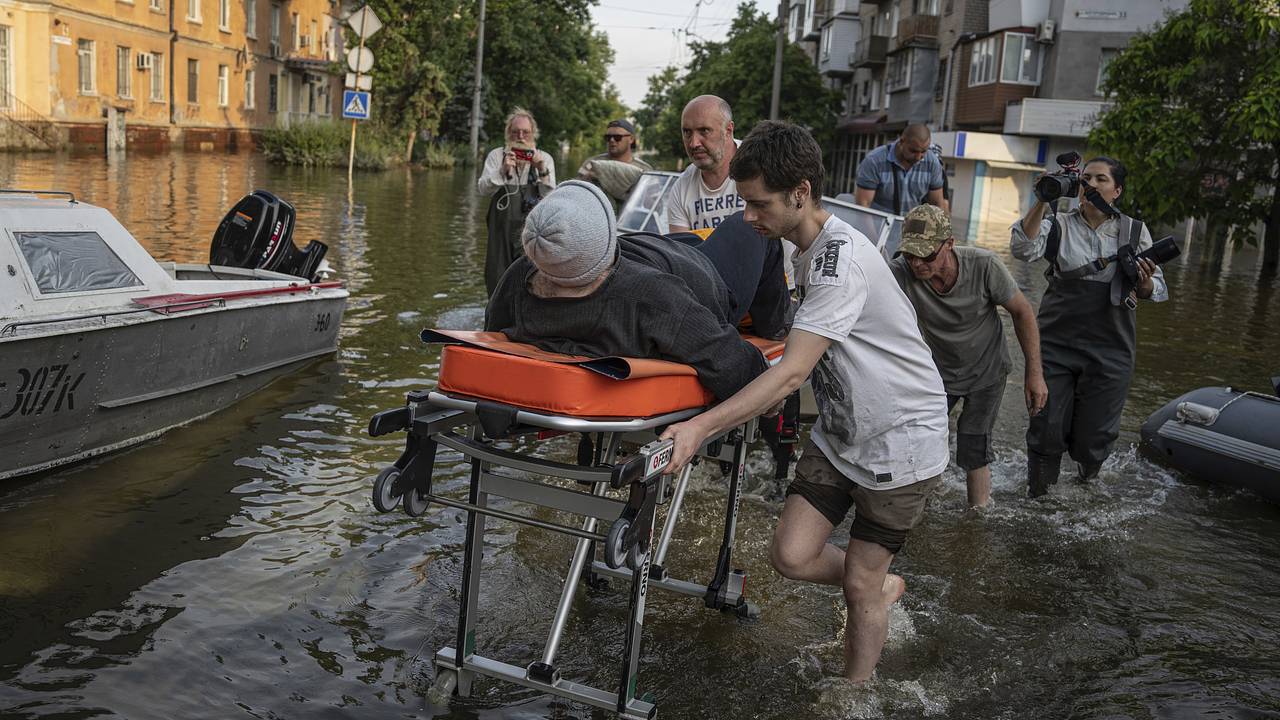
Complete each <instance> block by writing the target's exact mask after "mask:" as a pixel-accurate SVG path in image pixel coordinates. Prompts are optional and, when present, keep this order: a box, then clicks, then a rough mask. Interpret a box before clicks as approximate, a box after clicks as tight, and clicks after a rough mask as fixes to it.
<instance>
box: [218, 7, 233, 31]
mask: <svg viewBox="0 0 1280 720" xmlns="http://www.w3.org/2000/svg"><path fill="white" fill-rule="evenodd" d="M218 29H219V30H222V31H223V32H231V0H218Z"/></svg>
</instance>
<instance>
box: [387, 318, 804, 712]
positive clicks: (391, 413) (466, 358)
mask: <svg viewBox="0 0 1280 720" xmlns="http://www.w3.org/2000/svg"><path fill="white" fill-rule="evenodd" d="M422 337H423V340H424V341H426V342H443V343H449V344H447V345H446V347H445V348H444V349H443V351H442V353H441V365H440V381H439V383H438V385H437V388H436V389H435V390H417V391H413V392H410V393H408V396H407V401H406V404H405V405H404V406H403V407H399V408H395V409H393V410H387V411H384V412H381V413H378V414H377V415H375V416H374V417H373V419H372V420H371V421H370V423H369V434H370V435H373V436H380V435H385V434H388V433H391V432H395V431H398V430H406V431H407V433H408V437H407V440H406V443H405V449H404V452H403V453H402V454H401V455H400V458H399V459H398V460H396V462H395V464H393V465H391V466H389V467H387V468H385V469H384V470H383V471H382V472H381V473H379V475H378V477H377V479H376V480H375V482H374V489H373V503H374V505H375V507H377V508H378V510H380V511H382V512H390V511H392V510H394V509H395V508H396V507H397V506H399V507H402V508H403V510H404V511H405V512H406V513H408V514H409V515H410V516H414V517H417V516H419V515H422V514H423V513H424V512H426V510H427V508H428V507H429V505H430V504H431V503H436V504H439V505H444V506H447V507H452V508H458V509H461V510H465V511H467V521H466V522H467V528H466V535H465V546H464V550H463V566H462V586H463V587H462V597H461V603H460V608H459V613H458V627H457V634H456V640H455V644H454V646H453V647H446V648H442V649H440V650H439V651H438V652H437V653H436V655H435V658H434V664H435V669H436V685H435V688H434V690H435V692H436V693H439V694H444V695H445V696H446V697H447V696H449V695H452V694H454V693H456V694H458V695H462V696H467V695H470V692H471V685H472V680H473V679H474V677H475V675H477V674H479V675H484V676H488V677H493V678H497V679H500V680H505V681H508V682H512V683H516V684H518V685H523V686H526V687H530V688H534V689H537V690H541V691H544V692H547V693H551V694H554V695H558V696H561V697H565V698H569V699H571V700H575V701H579V702H584V703H588V704H590V705H594V706H597V707H602V708H607V709H611V710H615V711H617V712H618V714H619V715H621V716H622V717H624V718H653V717H654V716H655V715H656V712H657V708H656V706H655V704H654V701H653V699H652V698H650V697H641V695H640V694H639V684H638V675H639V668H638V661H639V657H640V640H641V630H642V627H643V619H644V610H645V598H646V595H647V593H648V590H649V588H650V587H657V588H661V589H663V590H668V591H671V592H675V593H680V594H683V595H689V596H692V597H697V598H701V599H702V601H703V603H704V604H705V605H706V607H708V608H713V609H719V610H724V611H733V612H735V613H736V614H737V615H739V616H741V617H753V616H755V615H756V614H758V610H757V609H756V607H755V606H754V605H753V604H751V603H750V602H748V601H747V600H746V598H745V597H744V596H743V589H744V583H745V575H744V573H743V572H742V571H740V570H737V569H734V568H732V566H731V558H732V553H733V546H734V533H735V529H736V525H737V513H738V504H739V500H740V498H741V494H742V483H743V479H744V474H745V468H746V456H747V449H748V447H749V446H750V444H751V443H752V442H753V441H754V440H755V439H756V437H757V426H756V421H754V420H752V421H750V422H748V423H745V424H744V425H742V426H740V427H738V428H736V429H734V430H732V431H730V432H728V433H726V434H724V435H722V436H720V437H718V438H714V439H711V440H709V441H708V442H707V443H706V444H705V445H704V446H703V447H702V448H701V449H700V450H699V455H700V456H701V457H705V458H708V459H711V460H714V461H719V462H721V463H727V464H728V465H729V469H730V472H729V475H728V478H729V486H728V494H727V497H726V501H725V512H724V530H723V536H722V539H721V543H720V548H719V553H718V556H717V558H716V564H715V567H714V568H713V570H712V573H711V578H710V580H708V581H707V583H706V584H705V585H703V584H699V583H696V582H690V581H686V580H680V579H677V578H674V577H672V576H671V575H670V574H669V573H668V572H667V570H666V568H665V566H664V563H665V560H666V557H667V551H668V550H669V549H670V544H671V539H672V536H673V534H674V532H675V528H676V524H677V522H678V520H679V515H680V507H681V503H682V501H683V499H684V494H685V491H686V490H687V488H688V483H689V472H690V470H691V467H690V466H686V467H685V468H684V470H683V472H682V473H681V474H680V476H679V478H676V479H674V481H673V478H672V477H671V476H670V475H668V474H667V473H665V472H664V470H665V468H666V467H667V465H668V464H669V462H670V460H671V455H672V445H671V442H670V441H659V440H657V439H656V438H657V436H658V435H659V434H660V433H661V431H662V430H663V429H665V428H666V426H668V425H670V424H672V423H676V422H679V421H682V420H685V419H688V418H690V417H692V416H694V415H696V414H697V413H699V412H701V411H702V410H703V409H704V408H705V406H706V405H707V404H709V403H710V402H711V400H712V398H711V396H710V395H709V394H708V393H707V392H706V390H705V389H704V388H703V387H702V385H701V384H700V383H699V382H698V380H697V375H696V374H695V373H694V371H693V369H692V368H690V367H688V366H686V365H679V364H675V363H668V362H663V361H656V360H635V359H622V358H603V359H599V358H597V359H588V358H576V357H571V356H565V355H555V354H552V353H544V352H542V351H540V350H537V349H536V348H533V347H531V346H528V345H521V344H518V343H511V342H509V341H507V340H506V339H505V337H504V336H502V335H500V334H497V333H478V332H462V331H432V330H424V331H423V334H422ZM753 342H754V343H755V344H756V345H757V347H760V349H761V351H762V352H764V353H765V355H766V356H767V357H769V358H770V359H771V360H775V361H776V359H777V358H778V357H779V356H780V355H781V352H782V343H781V342H772V341H756V340H753ZM566 433H581V441H580V442H579V444H578V458H577V460H578V462H577V464H568V463H563V462H558V461H555V460H550V459H546V458H542V457H537V456H536V455H534V454H533V453H532V452H531V451H530V450H529V449H528V448H531V447H533V446H534V445H535V444H536V440H541V439H545V438H548V437H551V436H555V435H562V434H566ZM531 440H532V441H535V442H529V441H531ZM441 447H444V448H447V449H449V450H453V451H456V452H459V453H461V454H462V455H463V456H464V458H465V459H466V460H467V461H468V462H469V463H470V466H471V477H470V487H469V490H468V493H467V497H466V499H458V498H451V497H445V496H442V495H439V494H436V493H435V492H434V491H433V488H432V473H433V470H434V465H435V460H436V454H437V452H438V450H439V449H440V448H441ZM519 448H526V449H525V450H524V451H523V452H522V451H520V449H519ZM553 479H560V480H568V481H573V483H574V486H566V485H567V484H566V483H564V482H561V483H558V484H556V483H551V482H547V481H546V480H553ZM494 498H507V499H509V500H512V501H515V503H516V507H517V508H521V507H525V506H541V507H544V508H550V509H552V510H557V511H562V512H563V513H567V514H569V515H570V516H573V517H579V518H581V521H580V522H577V523H575V524H566V523H563V522H554V521H551V520H547V519H542V518H538V517H533V516H531V515H526V514H523V513H520V512H515V511H513V510H508V509H498V508H495V507H494V506H493V504H492V502H491V501H492V500H493V499H494ZM660 504H661V505H666V508H667V509H666V515H665V518H664V520H663V523H662V526H661V531H660V532H659V533H658V536H657V542H656V543H655V542H654V534H655V531H656V530H657V507H658V505H660ZM503 507H504V508H505V507H509V506H508V505H506V504H503ZM488 517H495V518H499V519H502V520H508V521H511V522H516V523H521V524H524V525H529V526H533V527H538V528H542V529H546V530H551V531H554V532H558V533H563V534H565V535H570V536H573V537H576V538H578V540H577V543H576V546H575V548H574V552H573V556H572V559H571V561H570V563H569V571H568V574H567V575H566V577H565V579H564V585H563V588H562V591H561V595H560V601H559V604H558V605H557V607H556V612H555V615H554V617H553V618H552V621H551V626H550V631H549V635H548V638H547V642H546V645H545V647H544V649H543V653H542V656H541V657H540V658H539V659H537V660H535V661H534V662H532V663H530V664H528V665H527V666H524V667H521V666H518V665H514V664H511V663H507V662H502V661H500V660H496V659H492V658H488V657H484V656H481V655H479V654H478V653H477V638H476V620H477V609H478V601H479V595H480V574H481V557H482V550H483V546H484V532H485V521H486V518H488ZM597 555H599V556H601V557H600V559H597ZM606 578H616V579H620V580H624V581H628V582H629V584H630V600H629V613H628V618H629V620H628V626H627V630H626V639H625V643H624V647H623V653H622V657H621V658H620V666H619V668H620V672H619V676H618V688H617V691H616V692H611V691H607V690H601V689H597V688H594V687H589V686H587V685H584V684H580V683H577V682H574V681H572V680H569V679H566V678H563V677H561V676H560V671H559V669H558V668H557V665H556V658H557V655H558V653H559V649H560V641H561V637H562V635H563V633H564V629H565V625H566V622H567V620H568V616H569V612H570V609H571V606H572V602H573V598H574V594H575V592H576V590H577V586H578V584H579V583H580V582H586V583H591V584H597V585H598V584H602V583H601V581H602V580H604V579H606Z"/></svg>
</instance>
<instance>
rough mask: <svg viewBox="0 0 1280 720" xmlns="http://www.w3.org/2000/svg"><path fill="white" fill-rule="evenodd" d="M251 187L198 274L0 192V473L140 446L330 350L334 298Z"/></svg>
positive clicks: (75, 218)
mask: <svg viewBox="0 0 1280 720" xmlns="http://www.w3.org/2000/svg"><path fill="white" fill-rule="evenodd" d="M293 223H294V211H293V207H292V206H291V205H289V204H288V203H287V202H284V201H283V200H280V199H279V198H276V197H275V196H273V195H271V194H270V193H267V192H264V191H261V190H259V191H255V192H254V193H252V194H251V195H248V196H246V197H245V198H244V199H242V200H241V201H240V202H239V203H238V204H237V205H236V206H235V207H234V208H232V209H231V211H230V212H228V213H227V216H226V218H225V219H224V220H223V221H222V223H221V225H220V226H219V227H218V231H217V233H216V234H215V236H214V239H213V245H212V248H211V252H210V262H209V263H208V264H203V265H200V264H175V263H171V262H168V263H161V262H157V261H156V260H155V259H154V258H152V257H151V255H150V254H149V253H148V252H147V251H146V250H145V249H144V248H143V247H142V246H141V245H140V244H139V243H138V241H137V240H135V239H134V237H133V236H132V235H130V234H129V232H128V231H127V230H126V229H125V228H124V227H123V226H122V225H121V224H120V223H119V222H118V221H117V220H116V219H115V218H114V217H113V216H112V215H111V213H110V212H108V211H107V210H105V209H103V208H99V207H95V206H93V205H89V204H87V203H83V202H79V201H77V200H76V199H75V197H74V196H72V195H71V193H65V192H32V191H14V190H4V191H0V479H4V478H8V477H13V476H17V475H23V474H27V473H33V472H38V471H41V470H45V469H48V468H51V467H55V466H57V465H61V464H63V463H69V462H73V461H76V460H81V459H84V458H88V457H92V456H94V455H98V454H101V453H105V452H108V451H111V450H115V449H118V448H123V447H126V446H129V445H133V444H136V443H139V442H142V441H144V440H147V439H149V438H153V437H156V436H158V435H160V434H161V433H163V432H165V431H166V430H169V429H171V428H173V427H176V426H179V425H183V424H185V423H189V422H192V421H194V420H198V419H200V418H202V417H205V416H207V415H209V414H211V413H213V412H216V411H217V410H219V409H221V408H224V407H226V406H227V405H229V404H231V403H233V402H235V401H236V400H238V399H239V398H242V397H244V396H245V395H247V394H249V393H251V392H253V391H255V390H257V389H259V388H261V387H262V386H264V385H266V384H267V383H269V382H271V381H272V380H274V379H276V378H278V377H280V376H281V375H283V374H285V373H288V372H290V371H293V370H296V369H298V368H299V367H301V366H302V365H303V364H305V363H307V362H308V361H311V360H314V359H315V358H317V357H320V356H323V355H328V354H330V353H333V352H334V350H335V349H336V344H337V335H338V327H339V325H340V323H341V321H342V313H343V310H344V309H345V306H346V301H347V291H346V290H345V289H344V288H343V285H342V283H341V282H337V281H329V280H325V279H323V277H322V273H323V272H324V271H325V270H326V269H327V266H324V263H323V258H324V254H325V252H326V250H327V248H326V246H325V245H324V244H323V243H318V242H313V243H310V244H309V245H308V246H307V248H306V249H305V250H302V251H299V250H298V249H297V248H296V247H295V246H294V245H293V241H292V239H291V235H292V231H293Z"/></svg>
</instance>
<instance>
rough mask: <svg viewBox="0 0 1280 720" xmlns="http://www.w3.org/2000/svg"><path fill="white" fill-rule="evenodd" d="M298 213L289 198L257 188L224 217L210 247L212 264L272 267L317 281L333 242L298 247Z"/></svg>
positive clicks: (272, 268)
mask: <svg viewBox="0 0 1280 720" xmlns="http://www.w3.org/2000/svg"><path fill="white" fill-rule="evenodd" d="M295 215H296V213H295V212H294V209H293V206H292V205H290V204H289V203H288V202H286V201H284V200H282V199H280V198H278V197H276V196H275V195H272V194H271V193H269V192H267V191H266V190H254V191H253V192H252V193H250V194H248V195H246V196H244V197H243V198H242V199H241V200H240V202H238V203H236V205H235V207H233V208H231V211H230V212H228V213H227V216H226V217H224V218H222V222H221V223H220V224H219V225H218V230H217V232H215V233H214V234H213V244H212V245H211V246H210V248H209V264H210V265H225V266H227V267H241V268H260V269H262V270H272V271H274V272H279V273H284V274H286V275H295V276H297V277H301V278H306V279H307V280H310V281H312V282H314V281H315V280H316V276H317V272H316V271H317V269H318V268H319V267H320V261H321V260H323V259H324V255H325V253H326V252H328V251H329V246H328V245H325V244H324V243H322V242H319V241H314V240H313V241H312V242H309V243H307V247H306V248H305V249H303V250H299V249H298V248H297V247H295V246H294V244H293V220H294V216H295Z"/></svg>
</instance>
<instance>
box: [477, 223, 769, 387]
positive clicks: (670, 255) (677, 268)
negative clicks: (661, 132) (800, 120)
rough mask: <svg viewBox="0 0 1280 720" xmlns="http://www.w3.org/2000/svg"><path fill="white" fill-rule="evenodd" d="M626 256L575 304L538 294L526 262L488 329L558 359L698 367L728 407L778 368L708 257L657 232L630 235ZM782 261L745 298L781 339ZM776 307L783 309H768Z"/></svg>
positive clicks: (513, 270)
mask: <svg viewBox="0 0 1280 720" xmlns="http://www.w3.org/2000/svg"><path fill="white" fill-rule="evenodd" d="M713 237H714V236H713ZM757 237H758V236H757ZM760 240H762V241H763V238H760ZM764 242H767V241H764ZM771 245H774V246H777V245H779V244H778V243H777V242H774V243H771ZM760 248H761V250H762V251H765V250H767V246H765V245H761V246H760ZM618 254H619V257H618V260H617V262H616V263H615V264H614V266H613V268H612V269H611V270H610V273H609V277H608V278H606V279H605V280H604V283H603V284H602V285H601V286H600V287H599V288H597V289H596V291H595V292H593V293H591V294H590V295H587V296H585V297H574V298H541V297H537V296H535V295H534V294H533V293H532V292H530V291H529V289H528V288H529V282H530V280H531V279H532V278H533V275H534V274H535V273H536V272H537V268H536V267H535V266H534V265H533V263H532V262H531V261H530V260H529V259H528V258H527V257H521V258H519V259H518V260H516V261H515V263H514V264H512V266H511V267H510V268H509V269H508V270H507V272H506V273H505V274H504V275H503V276H502V279H501V281H499V283H498V287H497V288H496V289H495V290H494V292H493V295H492V296H491V297H490V298H489V307H488V309H487V311H486V312H485V323H484V327H485V330H489V331H497V332H502V333H505V334H506V335H507V337H509V338H510V339H512V340H515V341H517V342H524V343H529V344H531V345H535V346H537V347H539V348H541V349H543V350H547V351H551V352H559V353H566V354H570V355H586V356H590V357H605V356H624V357H643V358H657V359H660V360H670V361H672V362H678V363H684V364H687V365H692V366H693V368H694V369H695V370H696V371H697V373H698V379H699V380H700V381H701V382H702V384H703V385H704V386H705V387H706V388H707V389H708V390H710V391H711V392H712V394H714V395H715V396H716V397H717V398H719V399H722V400H723V399H724V398H727V397H729V396H731V395H733V394H734V393H736V392H737V391H738V390H741V389H742V388H743V387H745V386H746V385H747V384H748V383H750V382H751V381H752V380H753V379H755V378H756V376H758V375H760V374H761V373H762V372H764V371H765V370H766V369H767V368H768V363H767V362H766V361H765V359H764V356H762V355H761V354H760V351H759V350H757V349H756V348H755V347H754V346H752V345H751V344H750V343H748V342H746V341H745V340H743V339H742V337H741V335H739V333H738V330H737V327H736V326H737V322H738V320H740V319H741V315H742V313H743V312H744V310H741V309H740V303H739V302H735V296H734V294H733V293H731V292H730V290H729V289H728V285H727V284H726V282H725V281H724V279H722V277H721V274H720V272H719V271H717V268H716V266H715V265H713V264H712V262H711V260H709V259H708V257H707V256H706V255H705V254H703V253H702V252H701V251H699V250H697V249H695V248H694V247H692V246H690V245H685V244H682V243H680V242H678V241H676V240H671V239H667V238H663V237H660V236H659V237H655V236H648V235H623V236H620V237H619V238H618ZM780 254H781V249H780V247H779V248H778V256H779V258H778V259H773V260H770V256H769V254H768V253H767V252H764V253H763V254H762V255H761V260H762V262H763V267H764V269H763V271H761V270H760V269H759V266H757V269H756V270H755V272H757V274H758V275H757V277H758V279H759V285H760V287H762V288H764V290H763V291H757V292H756V293H755V296H754V297H753V298H752V299H746V298H743V301H745V306H746V307H747V308H750V309H751V311H752V316H753V318H754V317H755V314H756V313H757V312H759V313H760V315H761V320H762V321H763V322H760V323H758V324H760V325H762V327H761V328H760V330H759V331H758V332H759V333H761V334H763V333H765V332H767V333H768V334H770V335H772V336H777V335H779V334H781V333H782V332H784V331H785V328H784V327H783V326H782V318H783V316H784V315H785V308H786V305H785V303H787V302H789V301H788V299H787V296H786V282H785V279H784V278H783V275H782V267H781V260H780ZM779 288H780V289H779ZM742 294H746V293H742ZM773 304H776V305H778V307H777V308H776V310H775V309H766V308H771V305H773ZM757 308H760V310H759V311H757Z"/></svg>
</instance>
